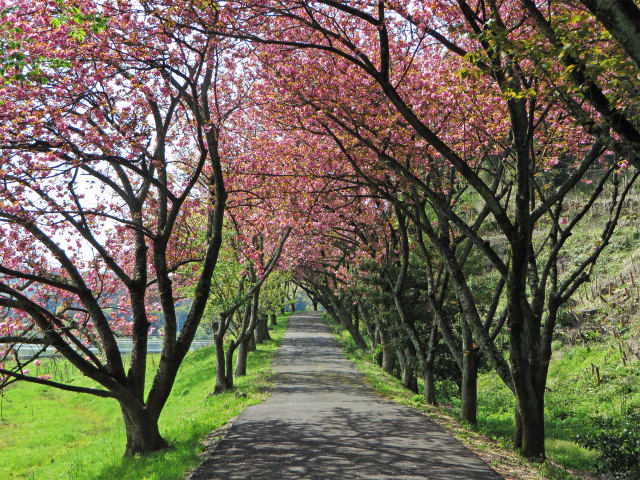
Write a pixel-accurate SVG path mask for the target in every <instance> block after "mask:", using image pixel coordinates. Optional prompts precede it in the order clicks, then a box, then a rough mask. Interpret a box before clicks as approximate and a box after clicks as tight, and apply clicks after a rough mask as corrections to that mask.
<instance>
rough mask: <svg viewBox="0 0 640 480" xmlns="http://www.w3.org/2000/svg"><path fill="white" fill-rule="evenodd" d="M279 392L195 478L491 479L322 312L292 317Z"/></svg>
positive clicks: (279, 367)
mask: <svg viewBox="0 0 640 480" xmlns="http://www.w3.org/2000/svg"><path fill="white" fill-rule="evenodd" d="M274 370H275V372H276V378H275V383H276V386H275V387H274V389H273V393H272V395H271V396H270V397H269V399H268V400H267V401H265V402H264V403H262V404H260V405H254V406H251V407H249V408H247V409H246V410H244V412H242V414H240V416H238V418H236V420H235V421H234V423H233V426H232V427H231V429H230V430H229V432H228V434H227V436H226V437H225V438H224V439H223V440H222V441H221V442H220V444H219V445H218V447H217V449H216V450H215V452H214V454H213V455H212V456H211V457H210V458H209V459H208V460H207V461H205V462H204V464H203V465H202V466H201V467H200V468H199V469H198V470H197V471H196V472H195V474H194V475H193V477H192V479H193V480H205V479H206V480H211V479H221V480H232V479H270V480H280V479H327V480H329V479H331V480H337V479H348V480H351V479H430V480H476V479H477V480H490V479H500V478H502V477H500V476H499V475H498V474H497V473H495V472H494V471H493V470H491V468H489V467H488V466H487V465H486V464H485V463H483V462H482V460H480V459H479V458H478V457H476V456H475V455H474V454H473V453H472V452H471V451H469V450H468V449H466V448H465V447H464V446H462V445H461V444H460V443H459V442H458V441H456V440H455V439H454V438H453V437H451V436H450V435H449V434H447V433H446V432H444V431H443V430H442V429H441V428H440V427H438V426H437V425H435V424H434V423H432V422H431V421H429V420H428V419H427V418H426V417H425V416H424V415H421V414H420V413H418V412H416V411H415V410H413V409H411V408H409V407H405V406H402V405H397V404H394V403H390V402H387V401H385V400H384V399H382V398H381V397H380V396H379V395H377V394H376V393H375V392H374V391H373V390H372V389H371V388H370V387H368V386H367V385H366V384H365V383H364V377H363V375H362V374H361V373H360V372H358V371H357V370H356V368H355V367H354V366H353V364H352V363H351V362H350V361H348V360H346V359H345V358H344V356H343V354H342V350H341V349H340V348H339V347H338V346H337V344H336V342H335V340H334V338H333V336H332V335H331V333H330V332H329V329H328V327H327V326H326V325H325V324H324V323H323V322H322V320H321V319H320V317H319V316H318V315H317V314H313V313H308V312H307V313H302V314H298V315H294V316H292V317H291V318H290V320H289V328H288V329H287V332H286V333H285V336H284V339H283V342H282V345H281V347H280V349H279V350H278V354H277V356H276V358H275V359H274Z"/></svg>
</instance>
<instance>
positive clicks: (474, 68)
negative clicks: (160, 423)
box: [0, 0, 640, 458]
mask: <svg viewBox="0 0 640 480" xmlns="http://www.w3.org/2000/svg"><path fill="white" fill-rule="evenodd" d="M1 11H2V25H3V30H2V36H3V40H2V43H1V45H0V46H1V47H2V48H1V52H0V54H1V55H2V56H3V58H2V62H0V65H2V66H3V68H2V75H3V82H2V86H1V88H2V98H3V102H2V103H1V104H0V118H1V120H2V121H1V122H0V148H1V149H2V154H1V157H0V159H1V160H0V162H1V163H0V182H1V186H0V202H1V205H0V222H1V223H0V230H1V231H0V251H1V252H2V262H1V265H0V275H1V277H0V307H2V309H3V311H2V313H3V315H4V320H3V322H2V323H1V324H0V344H2V345H5V346H8V347H9V348H4V349H3V352H4V354H5V355H8V354H9V352H10V351H11V348H10V347H11V346H12V345H14V344H16V343H32V344H36V345H40V346H41V347H42V348H43V349H44V348H45V347H48V346H51V347H54V348H55V349H56V350H58V351H59V352H60V353H61V354H62V355H64V356H65V357H66V358H68V359H69V360H70V361H71V363H72V364H73V365H75V366H76V367H77V368H78V369H80V370H81V371H82V372H83V373H84V374H85V375H87V376H88V377H90V378H92V379H93V380H95V381H96V382H97V383H98V384H99V385H100V386H101V388H97V389H83V388H79V387H76V386H72V385H63V384H60V383H56V382H53V381H51V380H50V379H38V378H33V377H30V376H29V375H26V374H24V373H23V372H24V367H25V366H26V365H25V364H23V363H22V362H17V363H15V362H13V363H12V362H7V361H5V362H3V366H1V367H0V375H3V378H5V381H7V379H9V380H10V381H13V380H16V379H19V380H27V381H32V382H38V383H42V384H46V385H50V386H52V387H58V388H65V389H69V390H74V391H78V392H83V393H89V394H94V395H102V396H106V397H112V398H114V399H116V400H117V401H118V402H119V403H120V405H121V408H122V412H123V418H124V420H125V424H126V425H127V453H128V454H133V453H137V452H148V451H153V450H156V449H158V448H162V447H163V446H164V441H163V440H162V437H161V436H160V433H159V432H158V428H157V420H158V417H159V415H160V413H161V411H162V407H163V405H164V403H165V401H166V399H167V397H168V395H169V394H170V391H171V386H172V384H173V381H174V379H175V376H176V374H177V371H178V367H179V365H180V362H181V361H182V360H183V358H184V356H185V354H186V352H187V351H188V348H189V345H190V343H191V341H192V339H193V337H194V335H195V332H196V330H197V328H198V325H199V324H200V322H201V320H202V318H203V316H204V315H205V312H206V311H207V304H208V302H209V299H210V298H211V293H212V290H211V286H212V281H213V280H215V279H216V278H221V276H222V275H223V274H224V272H227V273H228V274H229V275H230V276H231V277H233V278H234V281H235V285H236V287H237V289H236V290H235V292H234V291H233V290H232V291H231V292H229V291H228V288H227V291H226V292H225V295H226V300H224V301H218V302H217V305H218V306H217V307H216V310H215V316H216V318H218V319H219V320H218V322H217V324H216V326H215V342H216V347H217V349H216V350H217V354H216V355H217V367H218V369H217V382H216V390H218V391H220V390H223V389H227V388H230V387H231V386H232V382H233V376H232V373H231V370H232V368H231V363H230V362H231V358H232V356H233V353H234V351H235V350H236V349H237V350H238V356H239V358H241V359H242V358H243V356H244V355H246V353H245V352H246V351H247V350H248V348H249V345H247V343H248V342H250V339H251V338H252V337H253V335H252V334H251V332H252V331H253V330H255V329H260V330H261V329H262V327H259V325H261V322H260V321H259V316H258V315H257V314H256V310H255V307H254V305H255V304H256V299H257V298H258V294H259V292H260V291H261V290H262V288H263V282H264V281H265V279H266V277H267V275H268V274H269V273H271V272H272V271H274V269H275V267H276V261H277V260H278V258H279V257H280V264H279V268H280V269H281V270H283V271H289V272H291V275H292V276H293V280H294V281H295V282H296V283H297V284H298V285H300V287H301V288H303V289H304V290H306V291H307V292H308V294H309V295H310V296H311V297H312V298H313V299H314V300H315V301H317V302H319V303H321V304H323V305H324V306H325V307H326V309H327V310H328V311H329V312H330V313H331V314H332V315H333V316H334V317H335V318H336V319H338V320H339V321H340V322H342V323H343V324H344V326H345V327H346V328H347V329H348V330H349V331H350V332H351V333H352V335H353V336H354V340H355V341H356V343H358V344H359V345H365V343H366V342H365V340H364V338H362V331H363V328H364V331H366V332H367V334H368V337H369V339H370V341H372V342H374V343H375V344H376V345H380V348H381V352H382V362H383V365H384V366H385V368H387V369H391V368H392V367H391V365H392V364H393V363H394V362H395V361H396V360H394V359H397V361H398V364H399V365H400V369H401V371H402V374H403V377H404V378H405V381H406V383H407V385H408V386H413V387H415V384H416V382H415V378H414V376H415V375H414V374H415V371H416V369H415V368H414V364H415V363H416V362H417V365H418V369H417V371H418V372H419V375H420V376H421V377H422V378H423V380H424V384H425V398H426V400H427V401H429V402H435V401H436V398H435V389H434V377H435V375H436V371H440V372H441V371H442V369H440V370H438V368H439V367H438V365H441V362H443V361H445V360H446V359H448V360H446V361H449V362H451V363H452V364H455V365H456V368H457V369H458V371H459V382H460V388H461V397H462V414H463V417H464V418H465V419H466V420H468V421H470V422H471V423H474V422H475V418H476V406H475V402H476V400H475V391H476V385H475V384H476V376H477V370H478V366H479V364H480V362H486V363H487V364H488V365H490V366H491V368H493V369H495V371H496V372H497V373H498V375H499V376H500V378H502V380H503V381H504V382H505V384H506V385H507V386H508V387H509V388H510V389H511V391H512V392H513V394H514V396H515V398H516V411H515V424H516V429H515V446H516V448H518V449H519V450H520V452H521V453H522V454H523V455H524V456H526V457H530V458H541V457H543V456H544V390H545V383H546V376H547V368H548V364H549V359H550V356H551V340H552V335H553V332H554V328H555V325H556V322H557V315H558V311H559V309H560V308H561V307H562V305H564V304H565V303H566V302H567V301H568V300H569V299H570V298H571V296H572V295H573V293H574V292H575V291H576V289H577V288H578V287H579V286H580V285H582V284H583V283H584V282H587V281H589V275H590V272H591V271H592V269H593V267H594V265H595V264H596V262H597V259H598V257H599V255H600V253H601V252H602V251H603V249H604V248H605V247H606V245H607V242H608V241H609V239H610V238H611V235H612V234H613V232H614V229H615V226H616V223H617V221H618V219H619V217H620V214H621V212H622V208H623V205H624V200H625V196H626V195H627V194H628V192H629V188H631V186H632V185H633V182H634V181H635V179H636V177H637V173H635V172H636V168H637V165H638V163H639V162H638V156H637V155H638V153H637V152H638V151H640V150H639V149H638V147H640V134H639V128H640V126H639V118H640V117H639V116H638V104H637V101H638V100H637V99H638V98H639V97H638V95H637V92H638V88H639V83H638V78H639V77H638V68H639V64H638V59H637V58H636V56H635V55H636V54H637V51H638V50H637V49H636V48H634V45H635V44H634V41H637V39H638V38H640V33H639V32H638V31H637V25H638V22H635V23H634V22H633V21H629V19H633V18H638V12H639V11H640V10H639V8H638V5H637V3H636V2H634V1H633V0H621V1H612V2H591V1H583V2H582V1H571V0H563V1H560V0H553V1H552V0H545V1H536V2H534V1H531V0H510V1H503V2H495V1H491V0H469V1H465V0H457V1H455V2H451V1H444V0H443V1H439V0H438V1H429V2H426V1H425V2H413V3H409V4H407V2H394V1H383V0H376V1H374V0H371V1H365V2H362V1H353V2H352V1H346V0H345V1H333V0H317V1H301V0H297V1H293V0H292V1H281V0H278V1H270V0H261V1H255V2H254V1H227V2H220V3H216V2H209V3H206V2H205V3H193V2H181V1H173V2H163V1H146V0H145V1H141V2H140V1H136V2H133V1H132V2H127V1H117V2H116V1H106V2H100V3H99V5H98V4H96V3H95V2H83V1H75V2H73V5H71V3H69V4H67V3H66V2H64V1H63V2H12V4H11V5H8V4H7V5H5V4H3V5H2V8H1ZM559 166H562V168H561V169H560V168H559ZM627 168H630V169H631V170H632V173H631V175H630V178H631V181H630V182H628V183H627V184H625V185H621V184H620V182H619V178H620V177H619V175H618V173H619V172H620V171H621V170H623V169H627ZM570 199H571V200H572V202H571V205H572V207H571V208H569V206H568V205H569V200H570ZM600 203H606V206H607V215H606V218H604V219H603V221H602V225H601V227H602V229H601V232H600V234H599V235H598V236H597V238H593V239H590V240H588V241H585V240H584V239H582V240H581V246H582V247H583V249H582V253H581V255H580V257H579V258H576V259H573V260H574V261H573V262H571V263H569V264H568V266H567V259H566V253H565V252H566V251H567V249H568V248H574V247H575V245H574V243H573V242H575V239H574V237H572V234H574V232H576V230H577V229H578V228H579V226H580V224H581V222H583V221H584V218H585V215H586V214H587V212H589V211H590V209H592V208H593V206H594V205H596V204H600ZM225 215H226V217H227V222H228V224H229V225H231V226H232V227H231V230H233V231H235V232H236V233H235V234H234V235H233V236H231V235H226V234H225V228H224V217H225ZM291 232H292V233H291ZM285 240H286V242H287V244H286V246H285V245H284V242H285ZM231 242H237V243H238V245H239V248H238V249H236V251H240V252H242V254H241V257H238V258H242V261H239V262H236V263H237V264H240V263H242V264H243V265H244V266H243V267H242V268H241V269H235V270H234V268H232V266H231V264H232V259H231V258H224V260H219V255H220V250H221V246H222V245H227V244H229V243H231ZM232 250H233V249H232ZM225 256H226V257H228V255H223V257H225ZM478 272H481V273H482V276H480V277H479V276H478V275H477V273H478ZM471 273H474V275H471ZM216 276H218V277H216ZM478 278H481V279H482V280H481V281H478ZM231 284H233V283H227V284H226V285H227V286H228V285H231ZM265 285H268V283H267V284H265ZM225 288H226V287H225ZM264 288H267V287H266V286H265V287H264ZM187 292H188V293H187ZM214 294H215V290H214ZM185 295H189V296H190V297H192V298H193V302H192V303H191V309H190V312H189V315H188V316H187V319H186V322H185V324H184V326H183V328H182V329H181V330H180V331H178V329H177V325H176V318H175V317H176V315H175V302H176V301H177V300H179V299H180V298H182V297H183V296H185ZM214 296H215V295H214ZM155 299H158V300H159V301H158V302H157V304H156V301H155ZM153 309H155V310H157V309H160V310H161V313H162V315H163V318H164V335H165V336H164V348H163V353H162V356H161V361H160V363H159V366H158V370H157V372H156V374H155V377H154V379H153V382H152V383H153V386H152V388H151V389H150V391H149V393H148V395H147V396H146V397H145V396H144V384H145V367H146V341H147V336H148V331H149V326H150V321H149V320H150V316H151V310H153ZM106 312H109V313H108V314H107V313H106ZM262 325H263V323H262ZM121 334H127V335H131V336H132V338H133V344H134V352H133V355H132V361H131V366H130V367H129V368H128V369H127V370H126V371H125V368H124V363H123V361H122V358H121V356H120V354H119V352H118V351H117V345H116V342H115V340H116V337H117V336H118V335H121ZM225 339H227V340H229V343H227V346H225V343H224V342H225ZM391 339H396V340H394V341H392V340H391ZM503 339H504V340H506V348H503V345H502V340H503ZM498 340H500V341H498ZM445 346H446V349H445V348H444V347H445ZM89 347H93V348H94V349H97V350H98V351H99V352H100V354H99V355H96V354H94V353H93V350H91V349H90V348H89ZM443 359H445V360H443ZM439 362H440V363H439ZM237 369H238V372H239V373H241V372H242V361H240V363H239V365H238V366H237Z"/></svg>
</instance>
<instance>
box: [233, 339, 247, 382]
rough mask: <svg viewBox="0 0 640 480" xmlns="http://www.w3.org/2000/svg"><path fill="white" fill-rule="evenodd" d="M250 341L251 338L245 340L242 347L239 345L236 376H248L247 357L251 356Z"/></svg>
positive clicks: (241, 344)
mask: <svg viewBox="0 0 640 480" xmlns="http://www.w3.org/2000/svg"><path fill="white" fill-rule="evenodd" d="M249 341H250V336H249V337H247V338H245V339H244V340H243V341H242V342H240V345H238V354H237V355H236V370H235V372H234V375H235V376H236V377H241V376H243V375H246V374H247V357H248V356H249Z"/></svg>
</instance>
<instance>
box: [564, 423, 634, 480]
mask: <svg viewBox="0 0 640 480" xmlns="http://www.w3.org/2000/svg"><path fill="white" fill-rule="evenodd" d="M591 421H592V422H593V424H594V427H593V428H591V429H589V430H588V431H587V432H586V433H585V434H583V435H578V436H576V441H577V442H578V443H579V444H580V445H582V446H584V447H586V448H588V449H590V450H594V451H596V452H598V454H599V456H598V459H597V461H596V467H597V470H598V472H600V473H614V474H616V475H617V476H616V478H629V479H633V478H636V479H637V478H640V412H633V413H629V414H628V415H624V416H615V417H610V418H599V417H596V418H593V419H591Z"/></svg>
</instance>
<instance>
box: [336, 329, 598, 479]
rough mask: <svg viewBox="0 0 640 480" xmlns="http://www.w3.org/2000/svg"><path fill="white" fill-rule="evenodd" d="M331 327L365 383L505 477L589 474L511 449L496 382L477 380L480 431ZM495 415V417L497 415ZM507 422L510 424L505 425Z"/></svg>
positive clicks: (508, 412) (507, 412)
mask: <svg viewBox="0 0 640 480" xmlns="http://www.w3.org/2000/svg"><path fill="white" fill-rule="evenodd" d="M331 326H332V328H333V332H334V335H335V337H336V339H337V340H338V342H339V343H340V345H341V346H342V347H343V350H344V352H345V355H346V356H347V358H349V359H350V360H351V361H353V362H354V364H355V365H356V367H357V368H358V370H360V371H361V372H362V373H363V374H364V375H365V378H366V380H367V382H368V383H369V384H370V385H371V386H372V387H374V388H375V389H376V390H377V391H378V392H379V393H380V394H381V395H382V396H384V397H386V398H388V399H390V400H392V401H394V402H397V403H401V404H403V405H407V406H409V407H412V408H415V409H416V410H419V411H421V412H423V413H424V414H425V415H427V416H429V418H431V419H432V420H434V421H435V422H436V423H438V424H439V425H440V426H441V427H443V428H444V429H445V430H447V431H448V432H449V433H451V434H452V435H453V436H455V437H456V438H457V439H458V440H460V441H461V442H462V443H463V444H464V445H465V446H467V448H469V449H470V450H472V451H473V452H474V453H476V454H477V455H478V456H479V457H480V458H482V459H483V460H485V461H486V462H487V463H488V464H489V465H491V466H492V467H493V468H494V469H495V470H496V471H497V472H499V473H500V474H501V475H503V476H504V477H505V478H506V479H510V480H537V479H554V480H571V479H575V478H590V477H589V476H588V475H584V474H581V473H580V472H574V471H570V470H567V469H566V468H564V467H563V466H562V465H560V464H559V460H561V459H558V463H557V462H556V461H549V462H547V463H545V464H542V465H540V464H536V463H531V462H527V461H526V460H524V459H522V458H521V457H520V456H518V455H517V453H515V452H514V451H513V450H511V444H510V443H511V442H510V440H508V439H507V437H506V436H504V435H502V434H501V433H505V434H507V431H508V435H509V436H510V435H511V432H512V431H513V430H512V424H513V406H512V405H511V404H509V405H506V403H505V398H506V396H505V395H503V394H504V393H505V392H502V390H500V389H498V390H497V391H496V390H495V389H497V388H498V387H499V386H498V385H497V383H495V382H493V383H489V382H485V381H484V380H481V382H480V386H479V387H480V388H479V404H480V405H481V407H480V410H479V412H478V418H479V423H480V425H479V426H480V430H481V431H476V430H474V429H472V428H470V427H469V426H467V425H464V424H463V423H462V422H461V421H460V420H459V418H457V417H456V412H455V411H454V410H452V409H451V408H446V407H434V406H431V405H426V404H424V403H423V397H422V395H416V394H414V393H413V392H411V391H409V390H407V389H406V388H404V387H403V386H402V382H401V381H400V380H398V379H397V378H395V377H393V376H391V375H389V374H387V373H385V372H384V371H383V370H382V369H381V368H380V367H379V366H378V365H377V364H376V363H375V362H373V361H372V359H371V357H370V355H368V354H366V353H365V352H362V351H361V350H358V349H357V348H356V347H355V344H354V342H353V340H352V339H351V337H350V335H349V333H348V332H347V331H345V330H343V329H342V328H341V327H340V326H339V325H336V324H331ZM492 389H494V390H492ZM507 393H509V392H507ZM509 395H510V393H509ZM491 396H495V399H496V400H495V401H493V402H491V401H489V398H490V397H491ZM500 402H502V403H505V405H504V407H505V408H500V409H499V410H497V411H495V412H494V414H493V416H492V414H491V412H492V409H493V408H496V409H497V408H498V406H499V405H498V404H500ZM496 416H497V417H498V418H496ZM507 417H508V419H507ZM507 422H511V423H510V424H509V425H507ZM492 424H494V425H492ZM558 443H560V442H558ZM567 443H569V442H567ZM570 443H571V445H572V448H575V449H580V447H578V446H577V445H575V444H574V443H573V442H570ZM547 446H548V448H551V449H553V447H554V445H553V442H552V445H549V444H548V445H547ZM556 447H557V448H556V451H559V450H562V449H565V450H566V453H567V454H568V453H569V451H568V450H567V446H566V445H563V446H559V447H558V446H556ZM560 447H561V448H560ZM582 450H583V449H582ZM585 452H586V451H585ZM587 454H589V452H587Z"/></svg>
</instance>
